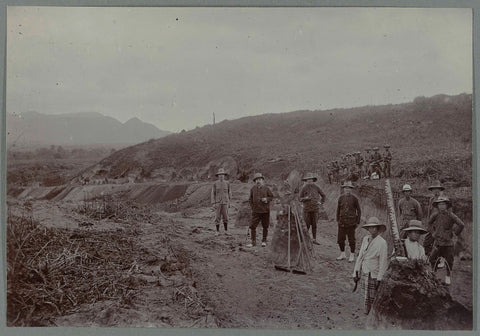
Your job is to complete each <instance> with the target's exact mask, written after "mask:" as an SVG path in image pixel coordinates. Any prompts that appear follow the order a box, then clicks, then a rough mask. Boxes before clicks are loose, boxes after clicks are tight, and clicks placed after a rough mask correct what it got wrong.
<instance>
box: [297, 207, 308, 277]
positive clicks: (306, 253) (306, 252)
mask: <svg viewBox="0 0 480 336" xmlns="http://www.w3.org/2000/svg"><path fill="white" fill-rule="evenodd" d="M296 216H297V227H298V229H297V230H298V231H300V236H301V238H302V247H303V250H304V253H305V256H304V258H303V259H304V262H305V266H307V267H308V268H310V267H311V265H310V258H309V257H310V256H309V253H308V250H307V247H306V242H305V235H304V233H303V230H302V225H301V224H300V215H299V214H298V212H296Z"/></svg>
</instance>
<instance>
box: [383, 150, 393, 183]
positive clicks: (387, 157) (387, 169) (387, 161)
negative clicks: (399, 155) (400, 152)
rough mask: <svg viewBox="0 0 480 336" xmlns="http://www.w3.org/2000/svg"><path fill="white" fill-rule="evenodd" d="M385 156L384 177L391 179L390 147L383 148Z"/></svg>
mask: <svg viewBox="0 0 480 336" xmlns="http://www.w3.org/2000/svg"><path fill="white" fill-rule="evenodd" d="M383 147H384V148H385V154H383V176H384V177H385V178H389V177H390V176H391V173H392V153H391V152H390V145H388V144H387V145H385V146H383Z"/></svg>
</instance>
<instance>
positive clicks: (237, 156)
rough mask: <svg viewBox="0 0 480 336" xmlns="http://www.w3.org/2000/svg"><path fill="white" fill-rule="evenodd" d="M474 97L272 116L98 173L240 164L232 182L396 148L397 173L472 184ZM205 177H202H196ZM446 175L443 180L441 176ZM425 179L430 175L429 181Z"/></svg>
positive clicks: (220, 128)
mask: <svg viewBox="0 0 480 336" xmlns="http://www.w3.org/2000/svg"><path fill="white" fill-rule="evenodd" d="M471 125H472V96H471V94H461V95H457V96H447V95H437V96H434V97H430V98H425V97H418V98H416V99H415V100H414V101H413V102H410V103H404V104H397V105H383V106H365V107H358V108H350V109H333V110H325V111H296V112H290V113H280V114H264V115H258V116H252V117H245V118H240V119H236V120H224V121H222V122H220V123H218V124H215V125H207V126H204V127H197V128H196V129H194V130H191V131H186V132H181V133H177V134H172V135H169V136H166V137H164V138H161V139H156V140H150V141H148V142H144V143H141V144H138V145H135V146H131V147H128V148H125V149H123V150H119V151H117V152H115V153H113V154H112V155H111V156H109V157H107V158H106V159H104V160H102V161H101V162H99V164H98V165H96V166H95V167H94V168H91V169H90V171H95V172H98V171H101V172H102V174H104V175H105V176H107V177H113V178H119V177H124V176H127V175H132V174H133V175H136V176H139V177H142V178H146V179H149V178H155V177H157V176H162V177H163V178H164V179H181V178H182V176H181V174H179V172H180V171H181V170H182V169H187V170H188V172H189V174H190V175H189V178H191V179H200V180H201V179H206V178H209V177H211V176H209V175H211V169H210V170H209V172H210V173H208V174H206V173H205V174H203V175H202V174H201V172H204V170H203V171H202V170H201V168H204V167H206V166H208V167H210V168H211V167H212V165H211V163H212V161H215V160H217V161H218V160H222V158H225V157H232V158H233V159H234V160H235V161H236V162H237V167H238V170H237V171H236V172H232V175H234V176H232V178H241V177H242V176H247V177H248V175H251V174H252V173H253V172H254V171H256V170H259V171H262V172H263V173H264V174H265V175H266V176H267V177H269V178H273V177H284V176H285V174H288V172H289V171H291V169H292V168H297V169H300V170H317V171H321V170H323V169H324V167H325V166H326V164H327V163H328V162H329V161H331V160H334V159H336V158H338V157H339V156H340V155H341V154H344V153H347V152H351V151H354V150H359V151H362V152H363V150H364V149H365V147H367V146H368V147H371V146H379V147H381V146H383V144H385V143H389V144H390V145H391V146H392V148H391V151H392V153H393V155H394V159H393V169H394V174H396V176H399V177H415V174H417V175H418V174H420V175H422V174H423V175H425V174H426V175H428V174H429V173H431V175H435V172H438V171H442V172H443V174H444V175H446V177H449V176H450V175H452V174H453V175H455V174H456V175H457V176H454V177H455V178H456V179H457V180H458V179H461V180H464V183H465V184H470V185H471V167H472V162H471V157H472V128H471V127H472V126H471ZM195 171H197V173H196V174H195V173H192V172H195ZM437 175H438V174H437ZM423 177H425V176H423Z"/></svg>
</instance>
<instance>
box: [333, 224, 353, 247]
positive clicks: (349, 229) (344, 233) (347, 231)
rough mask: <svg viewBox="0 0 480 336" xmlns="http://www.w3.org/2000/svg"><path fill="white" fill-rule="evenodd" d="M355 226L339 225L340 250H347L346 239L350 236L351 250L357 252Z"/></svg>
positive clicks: (338, 240)
mask: <svg viewBox="0 0 480 336" xmlns="http://www.w3.org/2000/svg"><path fill="white" fill-rule="evenodd" d="M355 228H356V226H355V225H352V226H340V225H339V226H338V236H337V237H338V238H337V243H338V246H339V247H340V251H342V252H344V251H345V240H346V239H347V237H348V245H349V246H350V252H352V253H355Z"/></svg>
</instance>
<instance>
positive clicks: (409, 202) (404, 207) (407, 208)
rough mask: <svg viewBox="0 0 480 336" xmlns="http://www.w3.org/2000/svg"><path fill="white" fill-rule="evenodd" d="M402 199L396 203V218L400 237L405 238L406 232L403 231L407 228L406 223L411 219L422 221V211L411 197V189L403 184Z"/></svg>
mask: <svg viewBox="0 0 480 336" xmlns="http://www.w3.org/2000/svg"><path fill="white" fill-rule="evenodd" d="M402 193H403V197H402V198H400V200H399V201H398V207H397V216H398V217H399V223H400V230H402V232H401V233H400V237H401V238H402V239H405V238H407V232H406V231H403V229H404V228H406V227H408V222H409V221H411V220H412V219H416V220H422V217H423V211H422V206H421V205H420V203H419V202H418V201H417V200H416V199H415V198H413V197H412V187H411V186H410V185H409V184H404V185H403V187H402Z"/></svg>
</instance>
